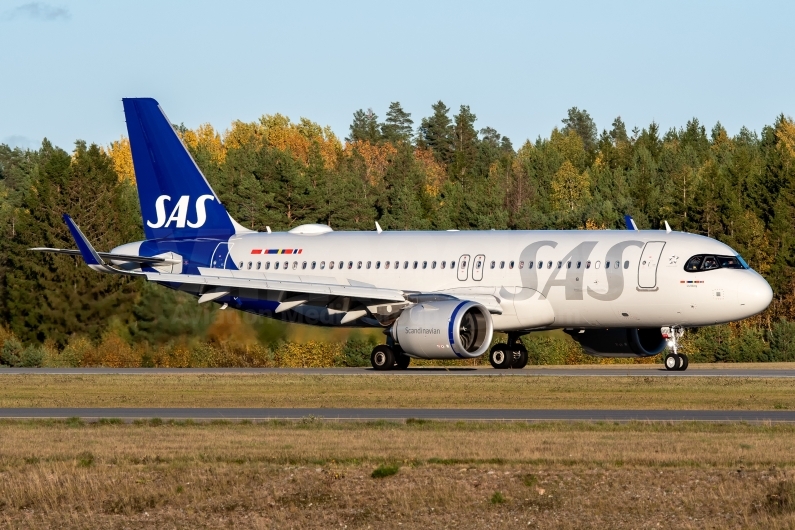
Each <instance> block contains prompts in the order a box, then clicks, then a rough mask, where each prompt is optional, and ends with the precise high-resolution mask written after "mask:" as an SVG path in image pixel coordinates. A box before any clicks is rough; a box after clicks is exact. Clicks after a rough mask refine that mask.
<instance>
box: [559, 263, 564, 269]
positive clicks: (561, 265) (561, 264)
mask: <svg viewBox="0 0 795 530" xmlns="http://www.w3.org/2000/svg"><path fill="white" fill-rule="evenodd" d="M558 268H559V269H561V268H563V262H562V261H559V262H558Z"/></svg>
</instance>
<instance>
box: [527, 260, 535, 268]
mask: <svg viewBox="0 0 795 530" xmlns="http://www.w3.org/2000/svg"><path fill="white" fill-rule="evenodd" d="M534 264H535V261H528V262H527V268H528V269H532V268H533V265H534Z"/></svg>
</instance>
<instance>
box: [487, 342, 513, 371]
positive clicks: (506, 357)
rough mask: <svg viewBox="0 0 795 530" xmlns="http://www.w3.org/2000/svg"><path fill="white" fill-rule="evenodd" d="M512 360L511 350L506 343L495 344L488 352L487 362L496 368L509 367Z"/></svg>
mask: <svg viewBox="0 0 795 530" xmlns="http://www.w3.org/2000/svg"><path fill="white" fill-rule="evenodd" d="M512 361H513V352H512V351H510V347H509V346H508V345H507V344H495V345H494V346H492V347H491V351H490V352H489V362H490V363H491V365H492V366H493V367H494V368H496V369H497V370H503V369H505V368H510V367H511V364H513V363H512Z"/></svg>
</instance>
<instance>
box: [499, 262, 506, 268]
mask: <svg viewBox="0 0 795 530" xmlns="http://www.w3.org/2000/svg"><path fill="white" fill-rule="evenodd" d="M500 268H501V269H504V268H505V262H504V261H501V262H500Z"/></svg>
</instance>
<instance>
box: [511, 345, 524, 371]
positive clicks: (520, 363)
mask: <svg viewBox="0 0 795 530" xmlns="http://www.w3.org/2000/svg"><path fill="white" fill-rule="evenodd" d="M525 366H527V350H526V349H525V348H524V346H519V347H518V348H516V349H515V350H514V351H513V364H512V365H511V368H513V369H514V370H521V369H522V368H524V367H525Z"/></svg>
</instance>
